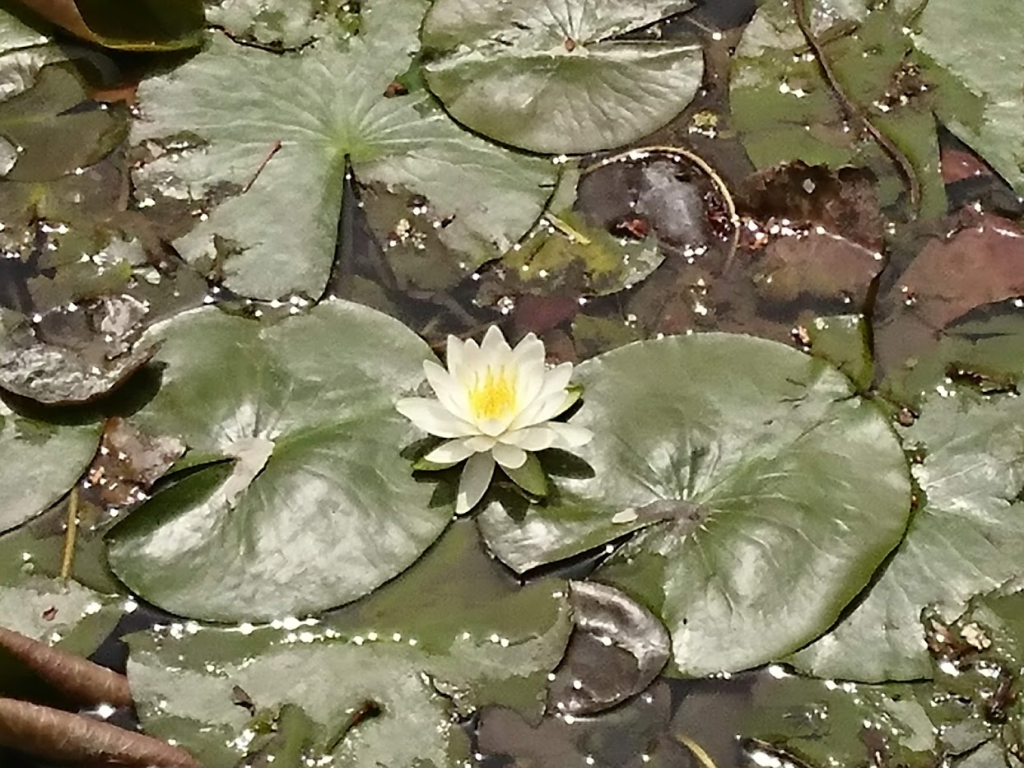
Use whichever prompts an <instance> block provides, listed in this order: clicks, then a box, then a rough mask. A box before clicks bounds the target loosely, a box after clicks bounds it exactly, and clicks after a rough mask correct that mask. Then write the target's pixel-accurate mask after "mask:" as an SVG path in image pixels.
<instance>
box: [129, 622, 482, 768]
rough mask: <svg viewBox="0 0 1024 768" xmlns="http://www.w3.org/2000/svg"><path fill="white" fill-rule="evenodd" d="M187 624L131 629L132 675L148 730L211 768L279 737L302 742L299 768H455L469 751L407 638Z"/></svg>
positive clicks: (262, 750)
mask: <svg viewBox="0 0 1024 768" xmlns="http://www.w3.org/2000/svg"><path fill="white" fill-rule="evenodd" d="M184 629H185V627H183V625H176V626H172V627H171V631H173V632H174V633H175V635H170V634H169V633H168V632H162V633H159V634H152V635H146V634H138V635H132V636H130V637H129V638H128V642H129V645H130V648H131V655H130V657H129V661H128V677H129V680H130V681H131V686H132V693H133V694H134V696H135V701H136V705H137V708H138V713H139V718H140V719H141V721H142V723H143V726H144V728H145V730H146V732H147V733H149V734H151V735H156V736H159V737H161V738H165V739H174V740H175V741H176V742H177V743H178V744H179V745H180V746H182V747H184V748H185V749H187V750H188V751H190V752H191V753H192V754H193V755H195V756H196V757H197V758H198V759H199V760H200V761H201V762H202V764H203V765H204V766H206V768H234V767H235V766H236V765H238V764H240V763H241V762H242V761H243V758H245V757H247V756H249V757H252V758H256V757H257V756H259V755H261V754H264V755H265V754H266V753H268V752H270V753H273V752H274V751H277V750H280V748H281V747H280V745H278V744H275V743H274V740H275V737H277V738H280V739H284V740H287V741H292V742H298V743H297V744H296V745H294V746H293V747H292V749H293V756H292V757H291V760H290V761H289V762H285V765H290V766H300V765H308V764H310V763H309V762H305V761H304V760H305V759H309V760H311V761H312V764H314V765H315V764H316V761H318V760H324V759H325V758H328V756H329V758H333V760H331V761H330V765H333V766H346V767H350V768H363V766H373V765H386V766H388V768H421V767H422V768H447V767H448V766H451V765H456V764H458V763H457V762H456V761H458V760H460V759H465V758H467V757H468V743H467V740H466V737H465V736H464V735H463V733H462V731H461V730H460V729H459V727H458V725H457V724H456V723H455V722H454V718H453V712H452V711H451V707H450V704H449V702H448V701H447V700H446V699H445V698H443V697H442V696H441V695H440V694H439V693H438V692H437V691H436V690H434V688H433V687H432V685H431V683H430V680H429V679H427V678H425V677H424V675H423V672H422V669H421V667H420V665H419V664H418V661H419V660H420V658H421V657H420V654H419V652H417V651H416V650H415V649H414V648H410V647H409V646H408V645H407V644H399V643H394V642H392V641H391V640H390V638H389V639H386V640H385V639H381V641H380V642H369V643H363V644H362V645H358V644H355V643H352V642H349V641H347V640H345V639H343V638H340V637H338V635H337V633H334V632H332V631H330V630H327V631H323V630H322V629H319V628H318V627H316V626H302V627H301V628H299V627H296V629H297V630H298V631H294V630H281V629H257V630H254V631H253V630H251V627H243V628H241V630H240V629H233V630H215V629H205V628H197V627H192V628H191V629H193V630H196V631H195V632H194V633H192V634H189V632H188V631H183V630H184ZM175 636H176V637H175ZM176 638H179V639H176ZM293 710H298V712H295V711H293ZM361 711H362V712H365V714H364V716H363V717H362V719H361V720H360V721H359V722H356V723H355V724H354V725H353V724H352V721H353V720H354V719H357V718H356V717H354V716H355V714H356V713H357V712H361ZM296 715H300V716H298V717H297V716H296ZM329 758H328V759H329ZM264 759H265V757H264ZM324 764H327V763H323V762H322V763H321V765H324Z"/></svg>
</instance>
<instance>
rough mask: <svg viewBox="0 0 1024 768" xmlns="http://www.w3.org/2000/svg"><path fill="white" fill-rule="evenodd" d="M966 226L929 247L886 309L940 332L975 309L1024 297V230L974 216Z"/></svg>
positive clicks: (899, 283) (896, 288) (994, 218)
mask: <svg viewBox="0 0 1024 768" xmlns="http://www.w3.org/2000/svg"><path fill="white" fill-rule="evenodd" d="M963 213H964V214H965V215H969V216H970V217H971V218H970V220H969V221H968V225H967V226H965V227H963V228H962V229H959V230H958V231H955V232H953V233H951V234H950V235H948V236H946V237H943V238H936V239H933V240H931V241H929V242H928V243H927V244H926V245H925V247H924V248H923V249H922V250H921V252H920V253H919V254H918V256H917V258H915V259H914V260H913V262H911V264H910V266H909V267H907V269H906V270H905V271H904V272H903V274H901V275H900V277H899V279H898V280H897V281H896V284H895V285H894V286H893V288H892V290H891V292H890V293H889V294H888V295H887V296H886V300H885V306H886V307H887V308H888V309H890V311H891V315H898V314H901V313H902V314H910V315H912V316H913V317H915V318H916V319H918V320H919V321H920V322H922V323H924V324H925V325H927V326H928V327H929V328H931V329H932V330H933V331H936V332H937V331H940V330H941V329H943V328H945V327H946V326H948V325H949V324H950V323H951V322H953V321H954V320H956V319H957V318H958V317H961V316H962V315H964V314H966V313H967V312H970V311H971V310H972V309H975V308H977V307H980V306H983V305H985V304H991V303H993V302H999V301H1005V300H1007V299H1012V298H1015V297H1017V296H1021V295H1024V230H1022V229H1021V227H1020V226H1018V225H1017V224H1016V223H1014V222H1013V221H1011V220H1010V219H1004V218H1003V217H1001V216H996V215H993V214H977V215H974V214H970V213H969V212H968V211H964V212H963Z"/></svg>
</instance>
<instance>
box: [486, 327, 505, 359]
mask: <svg viewBox="0 0 1024 768" xmlns="http://www.w3.org/2000/svg"><path fill="white" fill-rule="evenodd" d="M497 350H501V351H502V352H511V351H512V347H510V346H509V345H508V342H507V341H505V334H503V333H502V332H501V328H499V327H498V326H496V325H492V326H491V327H490V328H488V329H487V333H485V334H484V340H483V343H481V344H480V351H481V352H483V353H484V354H485V355H487V354H492V353H493V352H495V351H497Z"/></svg>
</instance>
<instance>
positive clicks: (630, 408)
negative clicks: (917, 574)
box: [479, 334, 910, 675]
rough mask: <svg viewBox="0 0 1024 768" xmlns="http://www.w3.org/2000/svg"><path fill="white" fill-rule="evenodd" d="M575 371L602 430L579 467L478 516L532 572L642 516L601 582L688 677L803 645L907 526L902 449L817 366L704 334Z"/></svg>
mask: <svg viewBox="0 0 1024 768" xmlns="http://www.w3.org/2000/svg"><path fill="white" fill-rule="evenodd" d="M578 378H579V380H580V383H582V384H583V385H584V387H585V388H586V389H585V391H586V404H585V407H584V408H583V409H582V410H581V411H580V413H579V414H578V415H576V416H575V417H574V422H573V423H579V424H580V425H583V426H588V427H590V428H592V429H593V430H594V432H595V435H596V437H595V439H594V441H593V442H592V443H591V444H589V445H587V446H585V447H584V448H582V449H580V450H579V455H580V458H581V459H582V460H583V461H585V462H587V464H588V465H589V468H590V472H589V476H584V477H582V478H581V479H575V480H570V479H564V478H561V477H557V476H555V477H554V480H555V484H554V485H555V487H554V488H553V489H552V492H551V494H550V496H549V498H548V500H547V501H546V502H544V503H541V504H535V505H532V506H530V507H528V508H527V509H525V510H523V509H521V508H517V507H516V506H515V505H512V504H510V503H507V502H506V503H498V501H499V499H498V498H496V497H495V498H493V500H492V503H491V504H490V505H488V506H487V508H486V509H485V511H484V513H483V514H482V515H481V517H480V518H479V520H480V525H481V528H482V530H483V531H484V535H485V539H486V541H487V543H488V545H489V546H490V547H491V548H492V550H493V551H494V552H495V553H496V554H497V555H498V556H499V557H501V559H502V560H504V561H505V562H506V563H508V564H509V565H511V566H512V567H514V568H515V569H516V570H517V571H525V570H528V569H529V568H532V567H534V566H536V565H540V564H542V563H547V562H552V561H555V560H559V559H562V558H565V557H570V556H572V555H575V554H578V553H580V552H581V551H583V550H585V549H587V548H590V547H594V546H598V545H600V544H604V543H606V542H609V541H612V540H614V539H616V538H618V537H620V536H623V535H625V534H627V533H629V532H630V531H631V530H635V529H636V528H641V527H643V528H644V530H643V531H642V532H640V533H639V534H637V535H635V536H634V538H633V539H632V540H630V541H629V543H627V544H626V545H625V546H624V547H623V548H622V549H621V550H619V552H618V553H617V554H615V555H613V556H612V558H611V559H610V560H608V561H606V563H605V564H604V565H603V566H601V567H600V568H599V570H598V571H597V572H596V574H595V577H596V578H598V579H599V580H600V581H602V582H604V583H608V584H611V585H613V586H617V587H619V588H620V589H622V590H624V591H625V592H626V593H627V594H630V595H631V596H633V597H634V598H636V599H639V600H640V601H641V602H642V603H643V604H645V605H646V606H647V607H648V608H650V609H652V610H653V611H654V612H655V614H657V615H659V616H660V617H661V619H662V620H663V621H664V622H665V623H666V625H667V626H668V628H669V631H670V632H671V634H672V642H673V652H674V655H675V667H676V669H677V670H678V671H679V672H681V673H683V674H686V675H703V674H708V673H711V672H717V671H721V670H729V671H734V670H738V669H743V668H746V667H750V666H754V665H757V664H759V663H762V662H764V661H766V660H768V659H770V658H772V657H773V656H776V655H778V654H779V653H780V651H783V649H790V650H793V649H796V648H798V647H800V646H801V645H803V644H804V643H806V642H808V641H809V640H811V639H812V638H813V637H815V636H816V635H818V634H820V633H821V632H823V631H824V630H826V629H827V628H828V627H829V626H830V625H831V624H832V623H833V622H834V621H835V619H836V618H837V617H838V616H839V613H840V611H841V610H842V608H843V607H844V606H845V605H846V604H847V603H848V602H849V601H850V600H851V599H852V598H853V597H854V596H855V595H856V594H857V593H858V592H859V591H860V590H861V589H862V588H863V587H864V586H865V584H866V583H867V582H868V580H869V578H870V577H871V575H872V573H873V572H874V570H875V568H876V567H877V566H878V565H879V563H880V562H881V561H882V559H883V558H884V557H885V555H886V554H887V553H888V552H889V551H890V550H891V549H892V548H893V547H894V546H895V545H896V544H897V542H898V541H899V539H900V536H901V535H902V533H903V530H904V527H905V525H906V519H907V515H908V513H909V506H910V486H909V480H908V477H907V466H906V461H905V459H904V456H903V452H902V450H901V447H900V445H899V443H898V441H897V440H896V437H895V435H894V434H893V433H892V430H891V429H890V427H889V424H888V422H887V420H886V418H885V416H884V415H883V413H882V412H881V411H880V410H879V409H878V408H877V407H876V406H874V405H872V404H871V403H869V402H866V401H864V400H861V399H860V398H858V397H855V396H854V393H853V387H852V385H851V383H850V382H849V380H848V379H846V377H844V376H843V375H842V374H840V373H839V372H838V371H836V370H835V369H833V368H831V367H830V366H828V365H827V364H825V363H823V362H821V361H818V360H813V359H811V358H809V357H807V356H805V355H802V354H800V353H799V352H796V351H794V350H792V349H789V348H787V347H785V346H783V345H781V344H776V343H773V342H767V341H761V340H757V339H752V338H750V337H743V336H728V335H721V334H707V335H701V336H691V337H675V338H667V339H664V340H661V341H647V342H640V343H638V344H633V345H630V346H628V347H624V348H622V349H619V350H615V351H613V352H610V353H608V354H605V355H601V356H599V357H597V358H594V359H593V360H589V361H587V362H585V363H583V364H581V365H580V366H579V368H578ZM627 510H630V511H631V512H632V513H633V514H630V515H629V516H628V517H619V516H618V513H624V512H625V511H627ZM616 520H622V522H621V523H618V524H617V523H616ZM645 526H646V527H645ZM786 652H788V651H786Z"/></svg>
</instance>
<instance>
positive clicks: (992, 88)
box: [912, 0, 1024, 194]
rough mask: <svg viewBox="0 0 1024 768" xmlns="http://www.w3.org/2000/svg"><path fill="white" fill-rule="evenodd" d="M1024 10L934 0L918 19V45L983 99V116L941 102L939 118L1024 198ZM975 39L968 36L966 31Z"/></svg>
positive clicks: (993, 1)
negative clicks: (1023, 34)
mask: <svg viewBox="0 0 1024 768" xmlns="http://www.w3.org/2000/svg"><path fill="white" fill-rule="evenodd" d="M1021 25H1024V6H1022V5H1021V4H1019V3H1011V4H1009V5H1006V4H1004V3H1002V2H1000V0H980V1H979V2H978V3H977V4H971V5H966V4H964V3H959V2H957V1H956V0H928V3H927V4H926V5H925V6H924V9H923V10H922V11H921V14H920V15H919V16H918V17H917V18H916V19H915V21H914V27H915V31H914V32H913V35H912V36H913V40H914V44H915V45H916V46H917V47H918V49H919V50H921V51H922V52H923V53H925V54H927V55H928V56H929V57H931V58H932V59H933V60H934V61H935V63H936V64H938V65H939V66H941V67H943V68H945V70H946V71H947V72H948V73H949V74H950V75H951V76H952V77H954V78H956V79H957V80H959V81H962V82H963V83H964V85H966V86H967V88H968V89H969V90H970V91H971V92H972V93H973V94H975V95H976V96H978V97H980V98H981V101H982V103H983V111H982V113H981V115H980V117H977V118H976V117H975V116H974V114H973V112H967V111H963V110H958V109H957V108H956V106H957V105H956V104H953V103H948V102H944V101H940V104H939V107H940V109H939V117H940V119H941V120H942V121H943V123H944V124H945V125H946V127H948V128H949V129H950V130H951V131H952V132H953V133H955V134H956V135H957V136H958V137H959V138H960V139H961V140H962V141H963V142H964V143H965V144H968V145H970V146H971V147H972V148H973V149H974V150H975V151H976V152H978V153H979V154H980V155H981V156H982V157H984V158H985V160H986V161H988V162H989V163H990V164H991V165H992V167H993V168H995V169H996V171H998V172H999V173H1000V174H1001V175H1002V176H1003V178H1004V179H1006V180H1007V181H1008V182H1010V184H1011V185H1013V187H1014V189H1015V190H1016V191H1017V193H1018V194H1024V137H1022V135H1021V131H1020V126H1021V123H1022V122H1024V90H1022V89H1021V87H1020V71H1019V67H1018V66H1017V63H1018V62H1019V61H1020V59H1021V57H1022V56H1024V48H1022V47H1021V41H1020V36H1019V35H1017V34H1015V30H1017V29H1020V27H1021ZM965 29H970V31H971V34H970V35H965V34H964V30H965Z"/></svg>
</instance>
